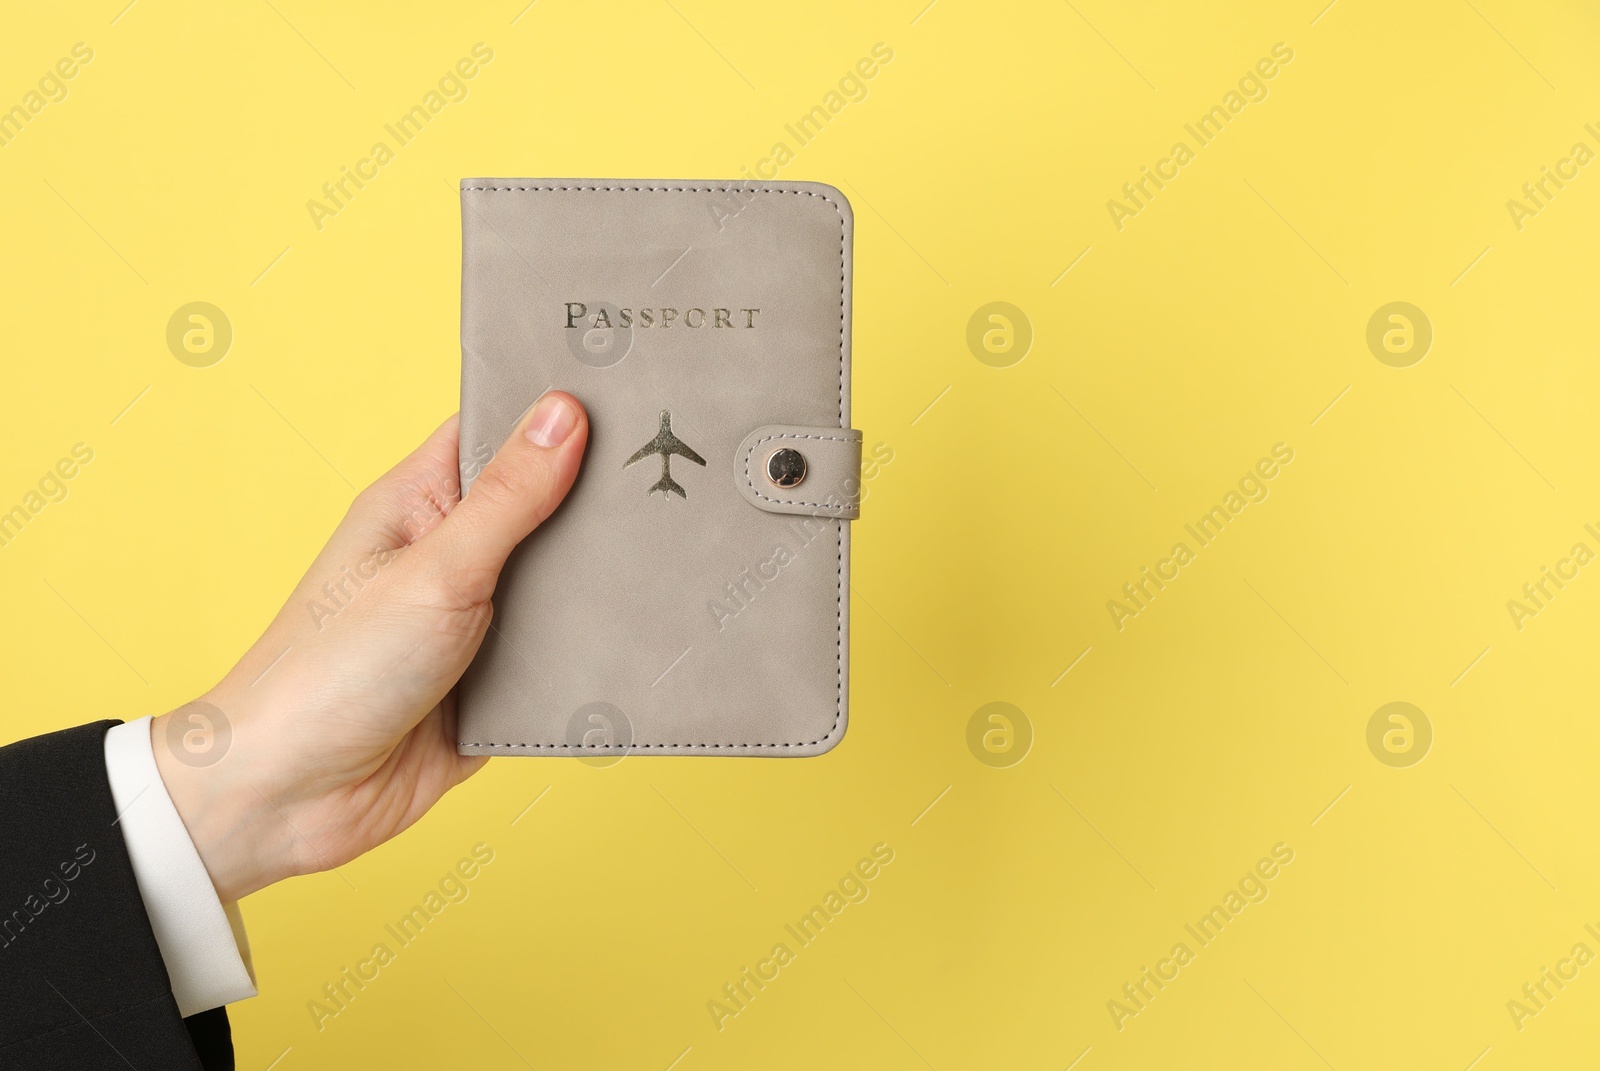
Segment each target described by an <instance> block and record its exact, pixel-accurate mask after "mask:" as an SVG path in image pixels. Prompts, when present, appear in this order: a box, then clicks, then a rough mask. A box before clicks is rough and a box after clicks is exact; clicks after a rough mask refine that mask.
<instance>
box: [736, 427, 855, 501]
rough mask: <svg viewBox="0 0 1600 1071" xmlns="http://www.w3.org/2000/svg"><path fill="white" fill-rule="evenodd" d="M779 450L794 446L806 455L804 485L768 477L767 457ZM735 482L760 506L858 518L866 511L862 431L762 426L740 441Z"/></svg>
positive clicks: (741, 492)
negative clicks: (784, 483) (776, 481)
mask: <svg viewBox="0 0 1600 1071" xmlns="http://www.w3.org/2000/svg"><path fill="white" fill-rule="evenodd" d="M778 450H793V451H794V452H796V453H798V454H799V455H800V456H801V457H803V458H804V459H805V463H806V468H805V478H804V479H803V480H801V481H800V483H798V484H796V485H794V486H791V487H780V486H777V485H776V484H774V483H773V482H772V481H771V480H770V479H769V478H768V477H767V461H768V459H769V458H770V457H771V456H772V454H773V453H775V452H776V451H778ZM733 482H734V484H735V486H737V487H738V488H739V493H740V494H742V495H744V497H745V500H746V501H748V502H749V503H750V504H751V505H752V506H755V507H756V508H757V509H763V510H767V511H768V512H770V513H794V514H799V515H801V516H805V517H842V518H844V519H845V520H854V519H855V518H856V517H858V516H860V514H861V433H860V432H859V431H842V430H840V429H838V428H798V427H794V426H792V425H776V424H769V425H767V426H766V427H762V428H757V429H756V430H755V431H752V432H751V433H750V434H749V435H746V436H745V438H744V442H742V443H740V444H739V449H738V451H737V453H736V454H735V457H734V465H733Z"/></svg>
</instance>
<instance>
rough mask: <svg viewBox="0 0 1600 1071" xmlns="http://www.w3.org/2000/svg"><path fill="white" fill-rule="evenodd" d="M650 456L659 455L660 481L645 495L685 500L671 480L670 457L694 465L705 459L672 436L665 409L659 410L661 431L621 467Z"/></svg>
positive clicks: (668, 417)
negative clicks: (658, 492) (657, 493)
mask: <svg viewBox="0 0 1600 1071" xmlns="http://www.w3.org/2000/svg"><path fill="white" fill-rule="evenodd" d="M652 454H660V455H661V479H659V480H657V481H656V482H655V483H653V484H651V485H650V489H649V490H647V491H646V492H645V494H647V495H651V494H654V493H655V492H657V491H660V492H661V497H663V498H670V497H671V496H672V495H673V494H676V495H677V496H678V497H679V498H683V499H687V498H688V497H689V495H688V493H687V492H685V491H684V489H683V488H682V487H680V486H678V481H676V480H674V479H673V478H672V455H673V454H677V455H678V456H679V457H685V458H688V459H689V460H690V461H693V462H694V463H695V464H696V465H704V464H705V463H706V459H705V458H703V457H701V456H700V455H699V454H697V453H695V452H694V451H693V450H691V449H689V447H688V446H687V445H685V444H684V442H683V440H682V439H680V438H678V437H677V436H676V435H674V434H672V414H671V413H669V412H667V410H665V409H663V410H661V430H660V431H658V432H656V437H655V438H654V439H651V440H650V441H649V442H647V443H645V444H644V445H643V446H641V447H640V448H639V452H638V453H636V454H634V455H633V456H632V457H630V458H628V460H626V461H624V462H623V463H622V467H623V468H627V467H628V466H629V465H631V464H633V463H634V462H635V461H643V460H644V459H645V458H647V457H649V456H651V455H652Z"/></svg>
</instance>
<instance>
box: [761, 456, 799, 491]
mask: <svg viewBox="0 0 1600 1071" xmlns="http://www.w3.org/2000/svg"><path fill="white" fill-rule="evenodd" d="M805 478H806V458H805V455H804V454H802V453H801V452H800V451H798V450H791V449H790V448H789V447H787V446H786V447H784V448H783V449H781V450H774V451H772V453H771V454H769V455H767V480H768V481H769V482H771V483H772V485H773V486H774V487H798V486H800V481H802V480H804V479H805Z"/></svg>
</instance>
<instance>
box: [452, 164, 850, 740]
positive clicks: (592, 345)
mask: <svg viewBox="0 0 1600 1071" xmlns="http://www.w3.org/2000/svg"><path fill="white" fill-rule="evenodd" d="M461 219H462V264H461V351H462V357H461V477H462V487H463V493H464V494H471V487H472V481H473V478H474V477H475V476H476V475H477V473H478V472H479V471H481V469H482V467H483V465H484V464H485V463H486V462H487V461H488V459H489V458H490V457H492V456H493V451H494V450H495V449H497V448H498V447H499V445H500V444H501V443H502V442H504V441H505V439H506V437H507V436H508V435H509V434H510V432H511V430H512V429H513V428H514V427H515V426H516V424H517V422H518V421H519V420H520V419H521V417H522V415H523V414H524V413H525V412H526V411H527V409H528V407H529V406H531V405H532V404H533V402H534V401H535V400H536V399H537V398H538V396H539V395H540V394H542V393H543V392H544V391H545V390H548V389H550V388H552V387H559V388H561V389H563V390H568V391H571V392H572V393H573V394H575V395H576V396H577V397H578V398H579V399H580V400H581V401H582V402H583V403H584V405H585V407H586V408H587V409H588V412H589V420H590V435H589V447H588V452H587V453H586V454H585V457H584V462H583V469H582V471H581V472H580V474H579V476H578V481H577V483H576V485H575V486H574V487H573V490H572V492H571V494H570V495H569V496H568V498H567V500H566V501H565V502H564V503H563V504H562V506H561V507H560V508H559V509H558V510H557V511H556V512H555V514H554V515H553V516H551V517H550V518H549V519H548V520H546V521H545V523H544V524H543V525H541V526H540V527H539V528H538V529H537V530H536V531H535V532H534V533H533V534H532V535H531V536H530V537H529V538H528V539H527V540H525V541H524V542H523V544H522V545H521V546H520V547H518V548H517V550H516V551H515V552H514V553H513V554H512V556H511V558H510V560H509V562H508V563H507V565H506V568H505V570H504V572H503V573H502V574H501V577H500V582H499V587H498V589H497V590H496V593H495V599H494V603H495V614H494V622H493V626H492V627H491V628H490V630H489V634H488V636H487V637H486V638H485V640H484V644H483V647H482V649H481V650H480V651H479V653H478V656H477V658H476V659H475V660H474V661H473V663H472V665H471V667H470V668H469V669H468V671H467V673H466V675H465V676H464V677H463V678H462V680H461V684H460V686H459V690H458V708H459V730H458V732H459V741H458V746H459V749H460V751H461V752H462V753H464V754H489V755H569V756H577V757H580V758H584V759H586V760H587V761H589V762H591V763H593V764H602V765H603V764H606V763H608V762H613V761H617V760H619V759H620V758H621V757H622V756H624V755H626V754H628V753H630V752H636V753H639V754H646V755H649V754H695V755H785V756H804V755H817V754H820V753H822V752H824V751H827V750H828V749H830V748H832V747H833V746H834V745H835V744H837V743H838V742H839V740H840V738H841V737H842V736H843V735H844V731H845V725H846V720H847V700H848V679H849V673H848V670H849V666H848V663H849V621H848V617H849V600H848V597H847V592H848V586H849V575H850V523H851V521H852V520H853V519H854V518H855V516H856V515H857V512H858V503H859V494H860V482H859V481H860V454H861V436H860V434H859V433H858V432H855V431H852V430H850V305H851V297H850V293H851V248H852V235H853V218H852V214H851V210H850V205H849V203H848V202H847V201H846V200H845V198H844V196H843V195H842V194H840V193H839V191H838V190H836V189H834V188H833V187H831V186H826V185H823V184H820V183H809V182H769V183H763V184H759V185H756V184H751V183H748V182H718V181H638V180H578V179H467V180H464V181H463V182H462V184H461Z"/></svg>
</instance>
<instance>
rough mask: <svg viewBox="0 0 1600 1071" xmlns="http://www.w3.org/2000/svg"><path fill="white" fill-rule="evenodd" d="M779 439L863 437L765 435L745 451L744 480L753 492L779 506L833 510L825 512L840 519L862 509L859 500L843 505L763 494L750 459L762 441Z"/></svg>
mask: <svg viewBox="0 0 1600 1071" xmlns="http://www.w3.org/2000/svg"><path fill="white" fill-rule="evenodd" d="M779 439H815V440H817V441H818V442H828V443H859V442H860V441H861V437H860V436H857V435H847V436H839V435H795V434H792V433H791V434H782V435H763V436H762V437H761V438H759V439H757V440H756V441H755V442H753V443H751V444H750V449H748V450H746V451H745V453H744V482H745V484H746V486H748V487H749V488H750V493H751V494H753V495H755V496H756V497H757V498H759V499H761V501H763V502H771V503H773V504H774V505H778V506H811V507H814V508H816V509H826V510H832V511H833V512H832V513H829V514H824V516H830V517H837V518H840V519H848V518H846V517H845V516H844V515H845V514H847V513H855V512H857V511H859V510H860V508H861V503H860V502H859V501H858V502H852V503H849V504H847V505H843V506H841V505H838V504H836V503H830V502H802V501H800V500H799V499H797V498H773V497H772V496H770V495H764V494H762V493H761V491H760V490H759V489H758V488H757V487H756V482H755V481H754V480H752V479H751V478H750V461H751V459H752V458H754V457H755V455H756V447H758V446H760V445H761V444H762V443H770V442H776V441H778V440H779Z"/></svg>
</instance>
